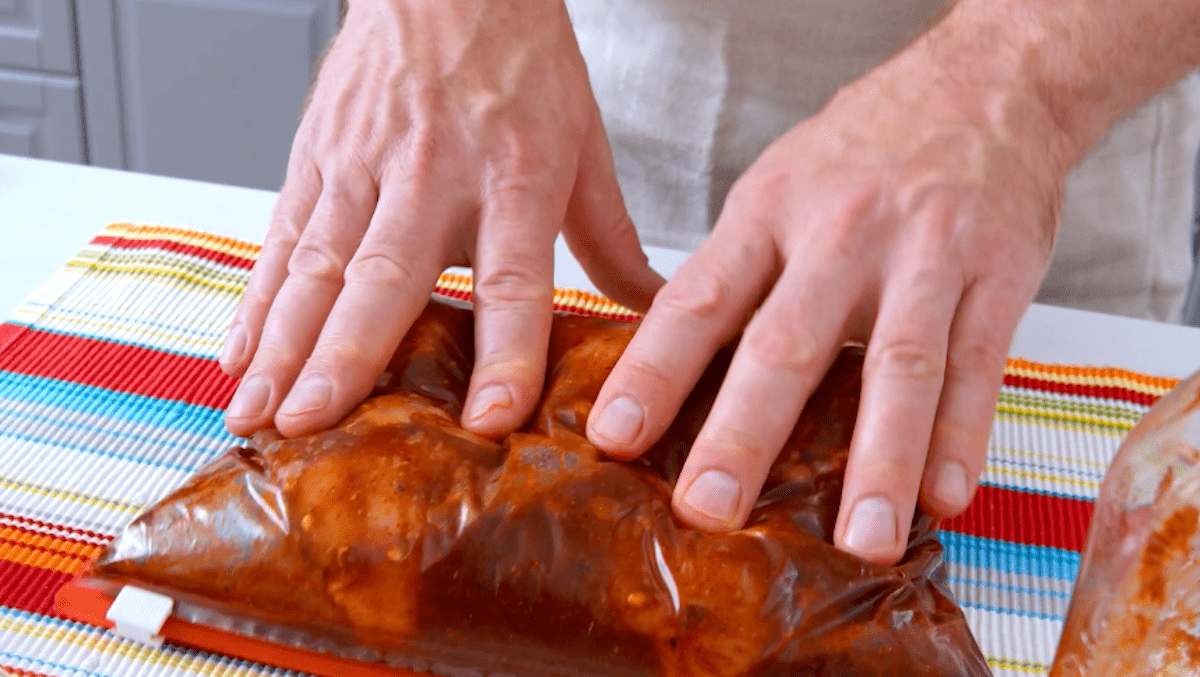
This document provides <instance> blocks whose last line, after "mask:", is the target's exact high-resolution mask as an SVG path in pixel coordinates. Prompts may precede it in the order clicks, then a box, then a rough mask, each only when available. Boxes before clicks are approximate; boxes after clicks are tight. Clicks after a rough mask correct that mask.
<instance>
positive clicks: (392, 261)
mask: <svg viewBox="0 0 1200 677" xmlns="http://www.w3.org/2000/svg"><path fill="white" fill-rule="evenodd" d="M345 278H346V284H347V285H354V286H360V285H362V286H375V287H387V288H390V289H411V288H413V287H415V286H416V284H417V282H418V278H417V272H416V270H415V269H414V268H413V266H412V263H411V262H410V261H407V260H405V259H402V258H400V257H397V256H396V255H394V254H392V253H390V252H368V253H365V254H362V255H360V256H357V257H355V258H354V259H353V260H352V261H350V263H349V265H347V266H346V273H345Z"/></svg>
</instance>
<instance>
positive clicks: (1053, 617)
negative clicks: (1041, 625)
mask: <svg viewBox="0 0 1200 677" xmlns="http://www.w3.org/2000/svg"><path fill="white" fill-rule="evenodd" d="M958 603H959V605H960V606H962V607H964V608H967V609H980V610H982V611H991V612H992V613H997V614H1004V615H1006V616H1021V617H1023V618H1040V619H1042V620H1047V621H1059V622H1062V621H1063V620H1065V619H1066V617H1065V616H1059V615H1058V614H1044V613H1041V612H1038V611H1025V610H1023V609H1009V608H1003V607H998V606H992V605H990V604H975V603H974V602H966V601H963V600H961V599H960V600H958Z"/></svg>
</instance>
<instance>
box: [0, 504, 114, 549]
mask: <svg viewBox="0 0 1200 677" xmlns="http://www.w3.org/2000/svg"><path fill="white" fill-rule="evenodd" d="M0 518H3V519H6V520H11V521H13V522H19V523H21V524H29V525H31V526H33V527H41V528H42V529H44V530H46V531H50V530H56V531H64V532H66V533H69V534H78V535H80V536H87V537H89V538H95V539H98V540H101V541H104V542H105V543H107V542H108V541H111V540H112V536H106V535H104V534H100V533H96V532H95V531H85V530H83V529H72V528H71V527H64V526H63V525H61V524H54V523H53V522H42V521H40V520H35V519H30V518H28V517H20V516H17V515H10V514H8V513H6V512H0ZM13 528H14V529H21V530H22V531H24V532H26V533H30V534H38V535H45V536H50V537H51V538H57V539H59V540H63V541H71V542H73V543H82V544H84V545H96V544H95V543H92V542H90V541H84V540H79V539H71V538H67V537H65V536H59V535H57V534H54V533H45V534H43V533H42V532H40V531H33V530H30V529H24V528H22V527H13Z"/></svg>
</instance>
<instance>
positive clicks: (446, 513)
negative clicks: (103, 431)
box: [87, 303, 990, 677]
mask: <svg viewBox="0 0 1200 677" xmlns="http://www.w3.org/2000/svg"><path fill="white" fill-rule="evenodd" d="M473 319H474V318H473V315H472V314H471V313H470V312H469V311H467V310H463V309H461V308H457V307H452V306H449V305H445V304H439V303H432V304H431V305H430V306H429V307H428V308H427V309H426V311H425V313H424V314H423V315H422V316H421V318H420V319H419V320H418V322H417V323H416V324H415V325H414V327H413V329H412V330H411V331H410V332H409V334H408V336H407V337H406V338H405V340H404V341H403V343H402V344H401V345H400V347H399V348H398V350H397V352H396V355H395V356H394V358H393V359H392V361H391V363H390V364H389V365H388V367H387V370H388V373H389V374H391V377H390V378H389V379H387V380H386V382H384V381H381V382H380V383H381V384H382V385H379V386H378V387H376V389H375V391H374V392H373V393H372V396H371V397H370V398H368V399H367V400H366V401H364V402H363V403H362V404H361V405H360V406H359V407H357V408H356V409H355V410H354V411H353V412H352V413H351V414H350V415H348V416H347V417H346V418H345V419H344V420H343V421H342V422H341V423H339V424H338V426H337V427H336V428H334V429H332V430H328V431H325V432H322V433H318V434H314V435H310V436H306V437H300V438H296V439H284V438H282V437H280V436H279V435H278V433H275V432H273V431H264V432H261V433H256V434H255V435H254V436H252V437H251V439H250V441H249V443H248V446H247V447H246V448H239V449H235V450H233V451H231V452H230V453H229V454H227V455H225V456H224V457H222V458H220V459H218V460H216V461H214V462H213V463H212V464H210V465H209V466H207V467H206V468H204V469H203V470H202V471H201V472H200V473H198V474H197V475H196V476H195V477H193V478H192V479H191V480H190V481H189V482H188V483H187V484H185V485H184V486H183V487H181V488H180V489H179V490H178V491H176V492H175V493H173V494H172V495H170V496H168V497H167V498H165V499H164V500H163V501H162V502H160V503H159V504H158V505H156V506H154V507H152V508H151V509H149V510H148V511H147V512H146V513H144V514H142V515H140V516H139V517H138V518H137V519H135V520H134V521H133V523H131V524H130V525H129V527H128V528H127V529H126V530H125V532H124V533H123V534H122V535H121V536H120V537H119V538H118V539H117V540H116V541H115V542H114V543H113V544H111V545H110V546H109V548H108V549H107V550H106V551H105V552H104V554H103V555H102V556H101V558H100V559H99V560H98V561H97V562H96V564H95V565H94V566H93V568H92V573H91V574H90V576H91V577H90V578H89V579H88V580H87V584H88V585H92V586H97V587H100V588H102V589H114V588H115V587H116V586H120V585H123V584H126V583H136V584H137V585H138V586H140V587H143V588H146V589H149V590H154V591H156V592H160V593H163V594H168V595H170V596H171V597H172V598H173V599H174V600H175V601H176V615H178V616H179V617H181V618H183V619H184V620H189V621H192V622H195V623H200V624H204V625H208V626H212V627H217V628H220V629H223V630H227V631H232V632H236V633H239V634H243V635H248V636H251V637H257V638H262V639H267V640H269V641H271V642H275V643H277V644H281V645H285V646H292V647H297V648H304V649H309V650H317V651H321V652H326V653H331V654H335V655H338V656H343V657H350V658H354V659H356V660H360V661H368V662H375V663H381V664H385V665H388V666H392V667H395V668H401V669H405V670H412V671H417V672H425V673H432V674H437V675H448V676H453V677H466V676H468V675H470V676H479V677H483V676H485V675H486V676H489V677H506V676H509V675H513V676H515V675H527V676H531V677H543V676H544V677H550V676H562V677H567V676H577V675H588V676H599V675H605V676H611V677H620V676H623V675H629V676H631V677H632V676H646V675H661V676H663V677H684V676H685V675H686V676H713V677H718V676H719V677H725V676H734V675H770V676H773V677H774V676H782V675H804V676H805V677H882V676H883V675H901V674H902V675H909V676H913V677H942V676H947V677H949V676H953V677H985V676H987V675H990V671H989V669H988V667H987V665H986V662H985V661H984V659H983V656H982V655H981V654H980V651H979V648H978V647H977V646H976V644H975V641H974V639H973V638H972V637H971V634H970V631H969V629H968V627H967V624H966V622H965V621H964V619H963V616H962V612H961V610H960V609H959V608H958V606H957V605H956V604H955V602H954V600H953V598H952V597H951V595H950V592H949V588H948V584H947V576H946V572H945V570H944V568H943V563H942V547H941V544H940V543H939V542H938V540H937V537H936V527H935V523H934V521H933V520H932V519H931V518H929V517H928V516H925V515H919V516H918V518H917V520H916V522H915V525H914V527H913V529H912V531H911V533H910V534H909V547H908V551H907V553H906V555H905V557H904V559H903V561H902V562H901V563H900V564H899V565H897V566H894V567H888V566H880V565H875V564H872V563H869V562H865V561H863V560H860V559H858V558H856V557H853V556H851V555H847V554H845V553H842V552H840V551H838V550H836V549H835V548H834V547H833V546H832V532H833V526H834V523H835V521H836V517H837V509H838V502H839V499H840V496H841V490H842V476H843V473H844V471H845V464H846V458H847V454H848V451H849V444H850V436H851V433H852V430H853V425H854V420H855V416H856V413H857V409H858V396H859V390H860V388H861V372H862V361H863V351H862V350H861V349H860V348H849V349H846V350H844V351H843V352H842V353H841V355H840V356H839V357H838V358H837V360H836V362H835V364H834V365H833V366H832V368H831V369H830V372H829V375H828V376H827V377H826V378H825V380H824V381H823V382H822V383H821V385H820V386H819V387H818V389H817V390H816V392H815V393H814V394H813V396H812V397H811V398H810V400H809V403H808V405H807V407H806V408H805V410H804V413H803V414H802V415H801V417H800V418H799V420H798V421H797V424H796V427H795V430H794V431H793V432H792V435H791V437H790V438H789V439H788V441H787V443H786V444H785V446H784V448H783V450H782V452H781V453H780V455H779V458H778V460H777V461H776V462H775V464H774V466H773V467H772V469H771V472H770V474H769V476H768V478H767V482H766V486H765V488H764V492H763V494H762V496H761V498H760V500H759V501H758V503H757V505H756V506H755V508H754V510H753V512H752V513H751V515H750V519H749V521H748V523H747V525H746V527H745V528H744V529H742V530H740V531H737V532H733V533H719V534H718V533H711V534H710V533H704V532H700V531H696V530H693V529H689V528H686V527H684V526H683V525H682V524H681V523H679V522H678V521H676V520H675V518H674V516H673V515H672V514H671V509H670V505H671V504H670V500H671V492H672V488H673V487H674V484H675V481H676V479H677V478H678V476H679V472H680V469H681V468H682V466H683V462H684V460H685V458H686V456H687V453H688V449H689V448H690V446H691V444H692V442H693V441H694V439H695V437H696V434H697V433H698V431H699V430H700V426H701V424H702V423H703V421H704V419H705V417H706V415H707V413H708V411H709V409H710V407H711V406H712V403H713V400H714V398H715V395H716V393H717V390H718V388H719V386H720V383H721V380H722V378H723V376H724V371H725V369H726V368H727V366H728V363H729V358H730V353H729V352H728V351H723V352H722V353H720V354H719V355H718V356H717V357H716V359H715V360H714V362H713V364H712V365H711V366H710V368H709V369H708V371H707V372H706V373H705V374H704V375H703V377H702V378H701V380H700V382H699V383H698V384H697V385H696V387H695V389H694V391H693V393H692V394H691V396H690V397H689V398H688V399H687V401H686V402H685V403H684V405H683V407H682V410H681V412H680V414H679V416H678V417H677V418H676V420H675V421H674V422H673V424H672V425H671V427H670V429H669V430H668V431H667V433H666V434H665V435H664V436H663V437H662V439H661V440H659V441H658V442H657V443H656V444H655V446H654V447H653V448H652V449H651V450H650V451H649V452H648V453H647V454H645V455H644V456H643V457H641V458H639V459H637V460H635V461H631V462H617V461H614V460H610V459H608V458H607V457H605V456H604V455H603V454H601V453H600V452H599V451H598V450H597V449H596V448H595V447H594V446H592V445H591V444H590V443H589V442H588V441H587V439H586V437H585V435H584V424H585V422H586V420H587V417H588V413H589V411H590V409H591V406H592V403H593V402H594V400H595V398H596V395H597V393H598V392H599V389H600V387H601V385H602V384H603V381H604V378H605V377H606V376H607V374H608V373H609V371H610V370H611V368H612V366H613V365H614V364H615V363H616V361H617V358H618V357H619V356H620V354H621V352H622V351H623V350H624V348H625V346H626V345H627V344H628V342H629V340H630V338H631V337H632V334H633V331H634V329H635V326H634V325H631V324H627V323H622V322H614V321H608V320H602V319H598V318H583V317H576V316H556V317H555V319H554V324H553V331H552V335H551V345H550V354H549V362H548V364H549V369H548V370H547V379H546V386H545V389H544V391H543V393H542V396H541V399H540V401H539V403H538V407H537V409H536V411H535V412H534V414H533V415H532V416H531V418H530V420H529V421H528V422H527V424H526V425H525V427H524V428H523V429H522V430H521V431H519V432H517V433H514V434H512V435H509V436H508V437H506V438H504V439H502V440H491V439H485V438H482V437H479V436H476V435H473V434H471V433H468V432H466V431H465V430H463V429H462V428H461V426H459V424H458V421H459V418H460V416H461V413H462V401H463V399H464V397H465V394H466V389H467V383H468V378H469V375H470V373H471V368H472V365H473V360H474V355H473V343H472V340H473V339H472V337H473V335H474V326H473ZM251 658H252V657H251Z"/></svg>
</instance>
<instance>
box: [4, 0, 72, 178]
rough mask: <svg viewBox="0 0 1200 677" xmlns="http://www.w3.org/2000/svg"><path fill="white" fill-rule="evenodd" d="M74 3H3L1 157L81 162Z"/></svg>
mask: <svg viewBox="0 0 1200 677" xmlns="http://www.w3.org/2000/svg"><path fill="white" fill-rule="evenodd" d="M75 54H76V52H75V33H74V30H73V21H72V7H71V0H0V153H8V154H12V155H25V156H30V157H41V158H47V159H51V160H64V161H67V162H83V161H84V160H85V158H86V151H85V149H84V140H83V139H84V132H83V117H82V116H83V114H82V110H81V108H80V85H79V78H78V77H76V73H77V71H78V69H77V68H76V57H75Z"/></svg>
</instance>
